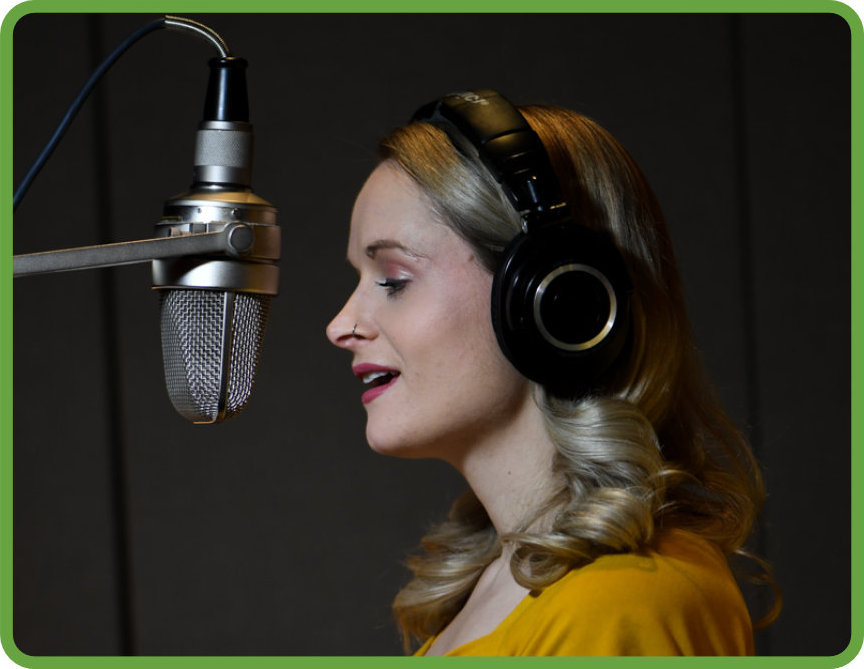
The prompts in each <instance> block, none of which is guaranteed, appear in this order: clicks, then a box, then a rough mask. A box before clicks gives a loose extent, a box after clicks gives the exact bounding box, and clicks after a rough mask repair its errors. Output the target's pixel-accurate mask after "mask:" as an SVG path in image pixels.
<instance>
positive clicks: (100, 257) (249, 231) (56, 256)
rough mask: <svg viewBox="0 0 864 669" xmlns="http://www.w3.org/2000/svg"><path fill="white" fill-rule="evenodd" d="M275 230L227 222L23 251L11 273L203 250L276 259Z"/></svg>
mask: <svg viewBox="0 0 864 669" xmlns="http://www.w3.org/2000/svg"><path fill="white" fill-rule="evenodd" d="M278 233H279V230H278V228H270V227H269V226H268V227H259V226H254V227H253V226H249V225H245V224H243V223H229V224H227V225H224V226H222V227H221V229H218V230H208V231H204V232H194V233H191V234H190V233H185V234H180V235H177V236H173V237H172V236H168V237H157V238H154V239H142V240H138V241H132V242H119V243H115V244H100V245H96V246H80V247H75V248H70V249H59V250H56V251H43V252H40V253H27V254H21V255H16V256H13V257H12V275H13V277H15V278H18V277H21V276H32V275H35V274H48V273H52V272H68V271H74V270H82V269H94V268H98V267H115V266H118V265H132V264H135V263H142V262H148V261H151V260H158V259H165V258H178V257H181V256H195V255H198V256H200V255H204V254H223V255H224V254H227V255H229V256H231V257H233V258H239V259H242V258H244V257H246V256H247V255H252V256H253V257H254V258H255V259H261V258H264V259H268V260H270V259H278V257H279V234H278Z"/></svg>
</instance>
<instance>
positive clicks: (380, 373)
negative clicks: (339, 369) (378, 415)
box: [351, 362, 399, 404]
mask: <svg viewBox="0 0 864 669" xmlns="http://www.w3.org/2000/svg"><path fill="white" fill-rule="evenodd" d="M351 371H353V372H354V376H356V377H357V378H359V379H362V380H363V383H367V384H374V385H372V387H371V388H369V390H367V391H366V392H365V393H363V395H362V396H361V397H360V400H361V401H362V402H363V404H368V403H369V402H371V401H372V400H374V399H375V398H376V397H378V396H379V395H381V394H382V393H384V392H386V391H387V389H388V388H390V386H392V385H393V384H394V383H396V381H397V380H398V379H399V371H398V370H396V369H393V368H391V367H383V366H381V365H375V364H373V363H370V362H363V363H360V364H357V365H354V366H353V367H352V368H351Z"/></svg>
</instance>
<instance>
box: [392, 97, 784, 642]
mask: <svg viewBox="0 0 864 669" xmlns="http://www.w3.org/2000/svg"><path fill="white" fill-rule="evenodd" d="M520 110H521V111H522V113H523V115H524V116H525V117H526V119H527V120H528V122H529V124H530V125H531V126H532V127H533V128H534V130H535V131H536V132H537V133H538V135H539V136H540V138H541V140H542V141H543V144H544V145H545V146H546V149H547V151H548V152H549V156H550V159H551V161H552V164H553V167H554V168H555V172H556V174H557V175H558V178H559V181H560V182H561V186H562V189H563V191H564V195H565V199H567V201H568V202H569V203H570V204H571V206H573V207H574V211H578V212H579V220H580V222H581V223H582V224H584V225H587V226H589V227H592V228H595V229H599V230H602V231H605V232H606V233H608V234H609V235H610V236H611V237H612V239H613V240H614V242H615V244H616V245H617V246H618V248H619V250H620V251H621V253H622V254H623V256H624V259H625V262H626V263H627V266H628V268H629V271H630V275H631V280H632V283H633V286H634V291H633V296H632V325H631V327H632V337H631V339H630V343H629V344H628V345H627V348H626V349H625V351H624V352H623V353H622V355H621V356H620V358H619V360H618V361H616V363H615V366H614V368H613V369H612V370H611V371H610V372H609V373H607V375H606V376H605V378H604V380H603V382H602V387H601V388H600V389H598V390H597V391H596V392H595V393H592V395H591V396H588V397H583V398H580V399H577V400H571V399H566V398H561V397H554V396H552V395H550V394H549V393H547V392H546V391H545V390H544V389H543V388H540V387H538V388H537V389H536V399H537V403H538V406H539V407H540V408H541V410H542V412H543V415H544V417H545V422H546V427H547V430H548V432H549V434H550V436H551V438H552V440H553V442H554V444H555V447H556V451H557V453H556V457H555V462H554V469H555V473H556V480H557V481H559V484H558V487H557V488H556V489H555V490H554V491H553V493H552V495H551V496H549V497H548V498H547V499H544V500H538V508H537V509H536V512H535V514H534V515H533V516H532V517H531V518H529V519H526V521H525V523H524V525H523V527H522V528H521V529H520V530H519V531H517V532H515V533H513V534H512V535H508V536H504V537H499V536H497V534H496V532H495V529H494V528H493V527H492V524H491V522H490V520H489V517H488V515H487V514H486V512H485V510H484V509H483V507H482V505H481V504H480V502H479V501H478V500H477V498H476V496H474V494H473V493H472V492H471V491H468V492H467V493H466V494H465V495H463V496H462V497H460V498H459V499H458V500H456V502H455V503H454V504H453V507H452V508H451V510H450V514H449V517H448V520H447V521H446V522H444V523H442V524H440V525H438V526H436V527H434V528H433V529H432V530H431V531H430V533H429V534H428V535H427V536H425V537H424V538H423V540H422V541H421V548H422V553H420V554H418V555H415V556H413V557H412V558H411V559H410V560H409V563H408V565H409V567H410V568H411V570H412V571H413V574H414V578H413V580H412V581H411V582H409V583H408V584H407V585H406V586H405V587H404V588H403V589H402V590H401V591H400V592H399V594H398V595H397V596H396V599H395V600H394V603H393V610H394V614H395V616H396V620H397V623H398V625H399V627H400V630H401V632H402V634H403V638H404V640H405V645H406V651H407V650H410V648H411V646H412V644H413V642H414V641H422V640H423V639H425V638H427V637H429V636H431V635H434V634H436V633H438V632H440V631H441V630H442V629H443V628H444V627H445V626H446V625H447V624H448V623H449V622H450V620H452V618H453V617H454V616H455V615H456V613H458V611H459V610H460V609H461V607H462V606H463V605H464V603H465V601H466V600H467V598H468V596H469V594H470V593H471V590H472V589H473V587H474V585H475V584H476V582H477V580H478V579H479V577H480V574H481V573H482V572H483V570H484V569H485V568H486V566H487V565H488V564H489V563H490V562H491V561H492V560H494V559H495V558H496V557H498V556H499V555H500V554H501V551H502V543H504V542H509V543H511V544H512V545H513V547H514V551H513V554H512V558H511V563H510V566H511V570H512V572H513V574H514V577H515V578H516V580H517V581H518V582H519V583H520V584H521V585H523V586H525V587H527V588H531V589H534V590H538V589H542V588H543V587H545V586H547V585H549V584H550V583H553V582H554V581H556V580H557V579H558V578H560V577H561V576H563V575H564V574H565V573H566V572H567V571H569V570H571V569H573V568H575V567H579V566H581V565H585V564H587V563H589V562H591V561H593V560H595V559H596V558H597V557H599V556H601V555H604V554H607V553H622V552H629V551H637V550H639V549H641V548H643V547H645V546H646V545H648V544H650V543H651V541H652V539H653V538H654V535H655V530H656V528H659V527H663V528H672V527H675V528H681V529H686V530H689V531H691V532H694V533H696V534H699V535H700V536H702V537H705V538H706V539H708V540H710V541H712V542H714V543H715V544H716V545H717V546H719V547H720V548H721V549H722V550H723V551H724V552H725V553H726V554H727V555H728V556H731V555H732V554H734V553H745V551H744V550H743V548H742V546H743V544H744V542H745V540H746V539H747V537H748V535H749V534H750V531H751V528H752V526H753V523H754V521H755V519H756V517H757V514H758V512H759V510H760V508H761V505H762V503H763V500H764V495H765V492H764V486H763V483H762V478H761V475H760V472H759V467H758V465H757V463H756V460H755V458H754V456H753V453H752V451H751V449H750V446H749V444H748V443H747V441H746V439H745V438H744V437H743V435H742V434H741V432H740V431H739V430H738V429H737V428H736V427H735V426H734V424H733V423H732V421H731V420H730V419H729V417H728V415H727V413H726V411H725V410H724V408H723V406H722V405H721V403H720V402H719V400H718V399H717V397H716V396H715V394H714V391H713V389H712V386H711V384H710V383H709V382H708V380H707V376H706V374H705V372H704V369H703V366H702V363H701V360H700V357H699V354H698V352H697V350H696V347H695V345H694V341H693V335H692V332H691V328H690V325H689V320H688V317H687V312H686V309H685V304H684V297H683V293H682V290H681V280H680V277H679V273H678V269H677V264H676V262H675V254H674V251H673V247H672V242H671V239H670V236H669V233H668V230H667V228H666V224H665V222H664V220H663V215H662V212H661V210H660V207H659V204H658V202H657V199H656V197H655V196H654V194H653V192H652V190H651V188H650V186H649V185H648V183H647V181H646V179H645V177H644V175H643V174H642V172H641V170H640V169H639V167H638V166H637V165H636V163H635V162H634V161H633V159H632V158H631V157H630V155H629V154H628V153H627V151H626V150H625V149H624V148H623V147H622V146H621V145H620V144H619V143H618V141H617V140H616V139H615V138H614V137H612V136H611V135H610V134H609V133H608V132H607V131H605V130H604V129H603V128H601V127H600V126H599V125H597V124H596V123H595V122H593V121H591V120H590V119H588V118H586V117H584V116H582V115H579V114H577V113H575V112H571V111H568V110H564V109H559V108H555V107H545V106H531V107H523V108H521V109H520ZM380 149H381V157H382V159H383V160H387V161H392V162H394V163H396V164H398V165H399V166H400V167H401V168H402V169H403V170H404V171H405V172H406V173H408V174H409V175H410V176H411V177H412V178H413V179H414V180H415V181H416V183H417V184H419V185H420V187H421V188H422V189H423V191H424V192H425V193H426V195H427V196H428V198H429V200H430V202H431V204H432V206H433V208H434V210H435V212H436V214H437V215H438V216H439V217H440V219H441V220H442V221H444V222H445V223H447V224H448V225H450V226H451V227H452V228H453V229H454V230H455V231H456V232H457V233H458V234H460V235H461V236H462V237H463V238H465V239H466V240H467V241H468V242H469V243H470V244H472V246H473V247H474V248H475V250H476V252H477V254H478V257H479V258H480V260H481V261H482V262H483V263H484V265H485V266H486V267H487V269H489V270H490V271H494V269H495V268H496V267H497V264H498V262H499V258H500V256H501V251H502V249H503V248H504V247H505V246H506V244H507V243H508V242H509V240H510V239H512V238H513V237H514V236H515V235H516V234H517V233H518V232H519V230H520V221H519V218H518V215H517V214H516V212H515V211H514V210H513V208H512V206H511V205H510V204H509V202H508V201H507V199H506V197H505V196H504V194H503V192H502V191H501V188H500V187H499V186H498V184H496V183H495V181H494V180H493V179H492V177H491V176H490V175H489V174H488V173H487V171H486V170H485V169H484V168H483V167H482V166H481V165H480V164H479V163H478V162H477V160H476V159H475V158H470V157H468V156H467V152H460V151H457V150H456V149H455V148H454V147H453V145H452V144H451V143H450V142H449V141H448V139H447V137H446V135H445V134H444V133H443V132H442V131H441V130H440V129H438V128H436V127H434V126H431V125H428V124H425V123H412V124H411V125H408V126H405V127H402V128H398V129H396V130H394V131H393V132H392V133H391V134H389V135H388V136H387V137H385V138H384V139H383V140H382V142H381V146H380ZM539 519H544V522H543V523H540V524H539V526H541V527H542V528H543V529H542V530H537V529H536V527H537V526H538V524H537V523H535V521H538V520H539ZM529 527H531V528H532V529H531V530H530V531H529V530H528V528H529ZM763 566H764V565H763ZM764 575H765V574H764V573H763V576H764ZM768 578H769V580H770V576H769V577H768ZM778 610H779V598H778V599H777V600H776V602H775V607H774V610H772V612H771V613H769V615H768V616H766V618H765V622H766V624H767V622H769V621H770V620H773V618H774V617H776V613H777V611H778Z"/></svg>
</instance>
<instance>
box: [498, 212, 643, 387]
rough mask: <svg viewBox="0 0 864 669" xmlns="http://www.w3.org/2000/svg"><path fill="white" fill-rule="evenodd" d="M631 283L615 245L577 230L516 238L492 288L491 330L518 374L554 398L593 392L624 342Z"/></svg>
mask: <svg viewBox="0 0 864 669" xmlns="http://www.w3.org/2000/svg"><path fill="white" fill-rule="evenodd" d="M630 292H631V287H630V280H629V276H628V273H627V269H626V266H625V264H624V261H623V260H622V258H621V256H620V254H619V253H618V251H617V249H616V248H615V247H614V245H613V244H612V243H611V242H610V241H609V240H608V239H607V238H606V237H605V236H603V235H601V234H599V233H597V232H595V231H593V230H591V229H589V228H586V227H585V226H581V225H574V224H573V223H572V222H571V223H569V224H558V225H552V226H549V227H546V228H541V229H540V230H536V231H534V232H532V233H530V234H526V233H522V234H520V235H517V236H516V238H515V239H513V241H512V242H511V243H510V245H509V246H508V247H507V249H506V250H505V252H504V260H503V262H502V263H501V265H500V267H499V269H498V271H497V272H496V274H495V278H494V281H493V284H492V324H493V327H494V330H495V334H496V336H497V338H498V344H499V346H500V347H501V350H502V351H503V352H504V354H505V355H506V356H507V358H508V359H509V360H510V362H511V363H513V366H514V367H516V369H518V370H519V371H520V372H521V373H522V374H524V375H525V376H526V377H528V378H529V379H531V380H532V381H536V382H538V383H540V384H542V385H544V386H545V387H546V388H547V389H548V390H550V391H551V392H553V393H555V394H560V395H572V396H575V395H579V394H584V393H585V392H587V391H589V390H590V389H591V388H592V387H593V386H595V385H596V383H597V381H598V379H599V377H600V376H601V375H602V374H603V373H604V372H605V371H606V370H607V369H608V368H609V367H610V366H611V364H612V363H613V362H614V360H615V358H616V357H617V356H618V355H619V353H620V352H621V349H622V348H623V345H624V343H625V341H626V339H627V334H628V331H629V320H630Z"/></svg>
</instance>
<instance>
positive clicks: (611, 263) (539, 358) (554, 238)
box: [412, 89, 631, 396]
mask: <svg viewBox="0 0 864 669" xmlns="http://www.w3.org/2000/svg"><path fill="white" fill-rule="evenodd" d="M412 121H423V122H427V123H432V124H434V125H436V126H438V127H440V128H441V129H442V130H444V131H445V132H446V133H447V134H448V136H449V137H450V140H451V142H453V144H454V145H455V146H456V147H457V148H458V149H460V150H463V151H464V148H463V147H464V144H465V140H467V141H468V143H469V144H470V145H471V146H473V147H474V149H475V150H476V152H477V156H478V157H479V158H480V160H481V162H482V163H483V165H485V167H486V169H488V170H489V172H490V173H491V174H492V175H493V176H494V177H495V179H496V181H498V183H500V184H501V186H502V187H503V189H504V192H505V193H506V195H507V196H508V198H509V199H510V201H511V202H512V203H513V206H514V207H515V208H516V210H517V211H518V212H519V214H520V216H521V217H522V228H523V231H522V232H521V233H519V234H518V235H516V237H515V238H514V239H513V240H512V241H511V242H510V244H509V245H508V246H507V248H506V249H505V251H504V255H503V258H502V261H501V264H500V266H499V267H498V270H497V271H496V273H495V278H494V281H493V284H492V324H493V327H494V329H495V334H496V336H497V338H498V344H499V345H500V347H501V350H502V351H503V352H504V354H505V355H506V356H507V358H508V359H509V360H510V362H511V363H513V366H514V367H516V369H518V370H519V371H520V372H521V373H522V374H524V375H525V376H526V377H528V378H529V379H531V380H533V381H536V382H538V383H540V384H542V385H543V386H545V387H546V388H547V390H549V391H550V392H552V393H553V394H556V395H562V396H578V395H582V394H585V393H586V392H589V391H590V390H591V389H592V388H594V387H595V386H596V385H597V382H598V380H599V379H600V377H601V376H602V374H603V373H604V372H605V371H606V370H607V369H609V367H610V365H611V364H612V363H613V361H614V360H615V358H616V357H617V356H618V354H619V353H620V352H621V349H622V347H623V346H624V343H625V341H626V340H627V335H628V332H629V324H630V292H631V283H630V279H629V275H628V272H627V268H626V265H625V264H624V261H623V259H622V258H621V255H620V253H619V252H618V250H617V249H616V248H615V246H614V245H613V244H612V242H611V240H610V239H608V237H607V236H606V235H604V234H601V233H599V232H596V231H594V230H591V229H590V228H588V227H586V226H584V225H580V224H578V223H577V222H576V221H575V220H573V217H572V215H571V213H570V206H569V205H568V204H567V203H566V202H565V201H564V200H563V198H562V196H561V188H560V186H559V184H558V180H557V178H556V176H555V172H554V171H553V169H552V165H551V163H550V162H549V156H548V154H547V153H546V149H545V148H544V147H543V144H542V142H541V141H540V138H539V137H538V136H537V134H536V133H535V132H534V131H533V130H532V129H531V127H530V126H529V125H528V122H527V121H526V120H525V118H524V117H523V116H522V115H521V114H520V113H519V111H518V110H517V109H516V108H515V107H514V106H513V105H512V104H510V102H508V101H507V100H506V99H505V98H504V97H503V96H502V95H501V94H500V93H497V92H496V91H492V90H488V89H481V90H476V91H466V92H462V93H454V94H451V95H448V96H446V97H444V98H442V99H440V100H436V101H434V102H431V103H429V104H427V105H424V106H423V107H421V108H420V109H418V110H417V111H416V112H415V114H414V116H413V118H412ZM460 140H461V141H460Z"/></svg>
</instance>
